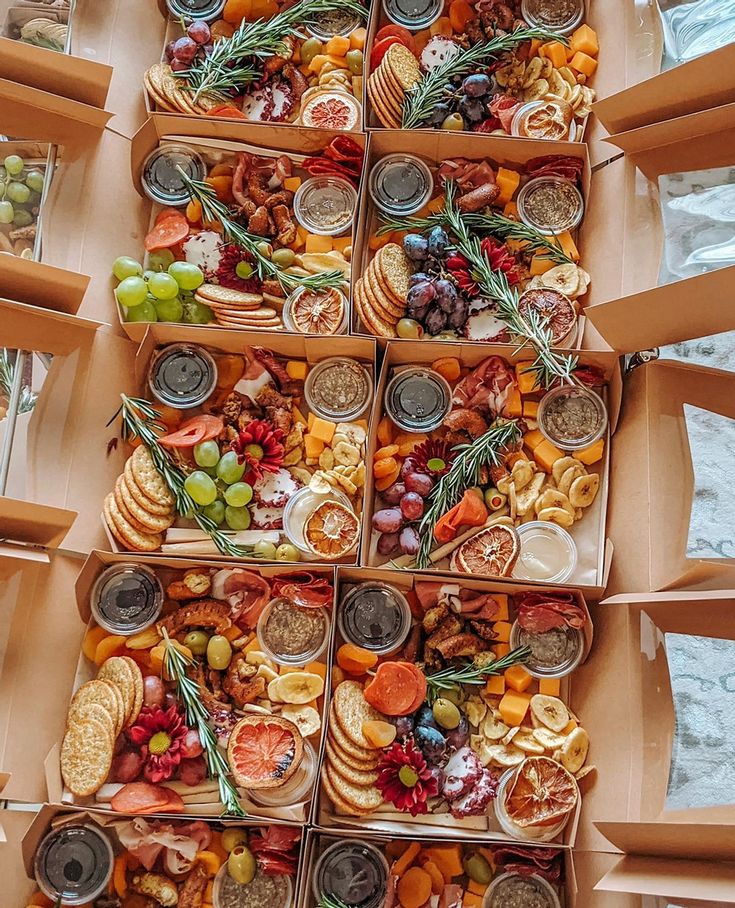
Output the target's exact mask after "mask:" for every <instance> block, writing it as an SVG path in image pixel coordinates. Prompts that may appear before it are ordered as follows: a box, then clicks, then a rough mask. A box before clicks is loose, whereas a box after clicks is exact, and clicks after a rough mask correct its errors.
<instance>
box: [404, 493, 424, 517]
mask: <svg viewBox="0 0 735 908" xmlns="http://www.w3.org/2000/svg"><path fill="white" fill-rule="evenodd" d="M401 514H403V516H404V517H405V518H406V520H418V519H419V518H420V517H423V516H424V499H423V498H422V497H421V496H420V495H419V494H418V492H406V494H405V495H404V496H403V498H401Z"/></svg>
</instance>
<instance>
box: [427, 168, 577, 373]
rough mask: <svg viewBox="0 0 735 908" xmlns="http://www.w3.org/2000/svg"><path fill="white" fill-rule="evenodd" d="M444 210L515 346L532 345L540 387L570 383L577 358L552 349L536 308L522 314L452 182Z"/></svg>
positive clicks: (457, 245)
mask: <svg viewBox="0 0 735 908" xmlns="http://www.w3.org/2000/svg"><path fill="white" fill-rule="evenodd" d="M445 189H446V202H445V207H444V211H445V213H446V218H447V221H446V223H447V227H448V229H449V230H450V231H451V233H452V234H453V236H454V245H455V248H456V249H457V251H458V252H460V253H461V254H462V255H463V256H464V257H465V258H466V259H467V260H468V261H469V263H470V273H471V275H472V278H473V280H474V281H475V282H476V283H477V285H478V287H479V289H480V295H481V296H484V297H486V298H487V299H489V300H492V301H493V302H494V303H495V307H496V312H497V315H498V317H499V318H501V319H502V320H503V321H504V322H505V323H506V324H507V326H508V330H509V331H510V332H511V334H512V335H513V338H514V343H516V344H517V345H518V349H519V350H522V349H524V348H525V347H527V346H530V347H532V348H533V350H534V351H535V353H536V359H535V360H534V361H533V363H532V365H531V367H530V370H529V371H531V372H533V373H534V374H535V375H536V383H537V384H538V385H539V387H541V388H549V387H551V385H552V384H554V382H555V381H558V380H561V381H562V382H571V381H572V374H573V373H574V370H575V368H576V367H577V357H574V356H568V355H567V354H564V353H557V352H556V351H554V350H553V349H552V334H551V329H550V328H549V327H548V324H547V323H546V320H545V319H544V318H543V317H542V316H541V315H540V314H539V313H538V312H536V311H535V310H529V311H528V312H527V313H525V314H524V313H521V311H520V308H519V305H518V300H519V297H518V291H517V290H516V289H515V288H514V287H511V286H510V284H509V283H508V279H507V278H506V276H505V273H504V272H502V271H495V270H494V269H493V268H491V267H490V262H489V261H488V259H487V258H486V257H485V255H484V254H483V252H482V248H481V246H480V240H479V239H478V237H477V236H474V235H473V234H471V233H470V231H469V228H468V226H467V224H466V222H465V220H464V215H463V214H462V212H461V211H460V210H459V208H458V207H457V204H456V201H455V192H456V189H455V184H454V182H453V181H452V180H447V183H446V187H445Z"/></svg>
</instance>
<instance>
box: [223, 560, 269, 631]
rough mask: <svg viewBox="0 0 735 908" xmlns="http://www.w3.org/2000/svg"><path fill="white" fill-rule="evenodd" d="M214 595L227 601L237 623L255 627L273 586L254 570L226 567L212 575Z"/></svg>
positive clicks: (232, 616)
mask: <svg viewBox="0 0 735 908" xmlns="http://www.w3.org/2000/svg"><path fill="white" fill-rule="evenodd" d="M212 596H213V597H214V598H215V599H224V600H225V602H227V604H228V605H229V606H230V612H231V618H232V620H233V621H234V622H235V623H236V624H246V625H247V626H248V627H255V625H256V624H257V623H258V618H259V617H260V613H261V612H262V611H263V609H264V608H265V607H266V605H267V604H268V602H269V600H270V598H271V588H270V584H269V583H268V581H267V580H265V579H264V578H263V577H261V576H260V574H256V573H255V572H254V571H246V570H245V569H244V568H225V569H223V570H221V571H217V573H216V574H215V575H214V577H212Z"/></svg>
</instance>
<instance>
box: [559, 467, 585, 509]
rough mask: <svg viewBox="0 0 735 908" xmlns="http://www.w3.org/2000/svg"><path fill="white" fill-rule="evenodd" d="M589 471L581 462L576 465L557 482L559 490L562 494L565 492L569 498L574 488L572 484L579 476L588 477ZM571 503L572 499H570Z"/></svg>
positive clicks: (566, 471)
mask: <svg viewBox="0 0 735 908" xmlns="http://www.w3.org/2000/svg"><path fill="white" fill-rule="evenodd" d="M586 475H587V471H586V470H585V468H584V467H583V466H582V464H581V463H579V461H577V462H576V463H575V465H574V466H573V467H569V468H568V469H566V470H565V471H564V472H563V473H562V476H561V479H560V480H559V482H557V484H556V485H557V488H558V489H559V491H560V492H563V493H564V494H565V495H566V496H567V497H568V496H569V490H570V489H571V487H572V483H573V482H574V480H575V479H576V478H577V477H578V476H586ZM570 501H571V499H570Z"/></svg>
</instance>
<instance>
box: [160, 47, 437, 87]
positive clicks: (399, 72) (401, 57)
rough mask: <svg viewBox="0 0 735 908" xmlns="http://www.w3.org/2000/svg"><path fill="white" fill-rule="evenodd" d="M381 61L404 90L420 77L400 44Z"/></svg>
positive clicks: (390, 48)
mask: <svg viewBox="0 0 735 908" xmlns="http://www.w3.org/2000/svg"><path fill="white" fill-rule="evenodd" d="M383 61H384V62H385V67H386V72H387V73H390V75H391V76H393V78H394V80H395V81H396V82H397V83H398V85H399V86H400V87H401V88H402V89H403V90H404V91H408V89H409V88H411V87H412V86H413V85H415V84H416V83H417V82H418V81H419V79H420V78H421V69H420V67H419V63H418V60H417V59H416V57H415V56H414V55H413V54H412V53H411V51H410V50H409V49H408V48H407V47H404V46H403V45H402V44H391V46H390V47H389V48H388V50H387V51H386V53H385V56H384V57H383ZM169 68H170V67H169Z"/></svg>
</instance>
